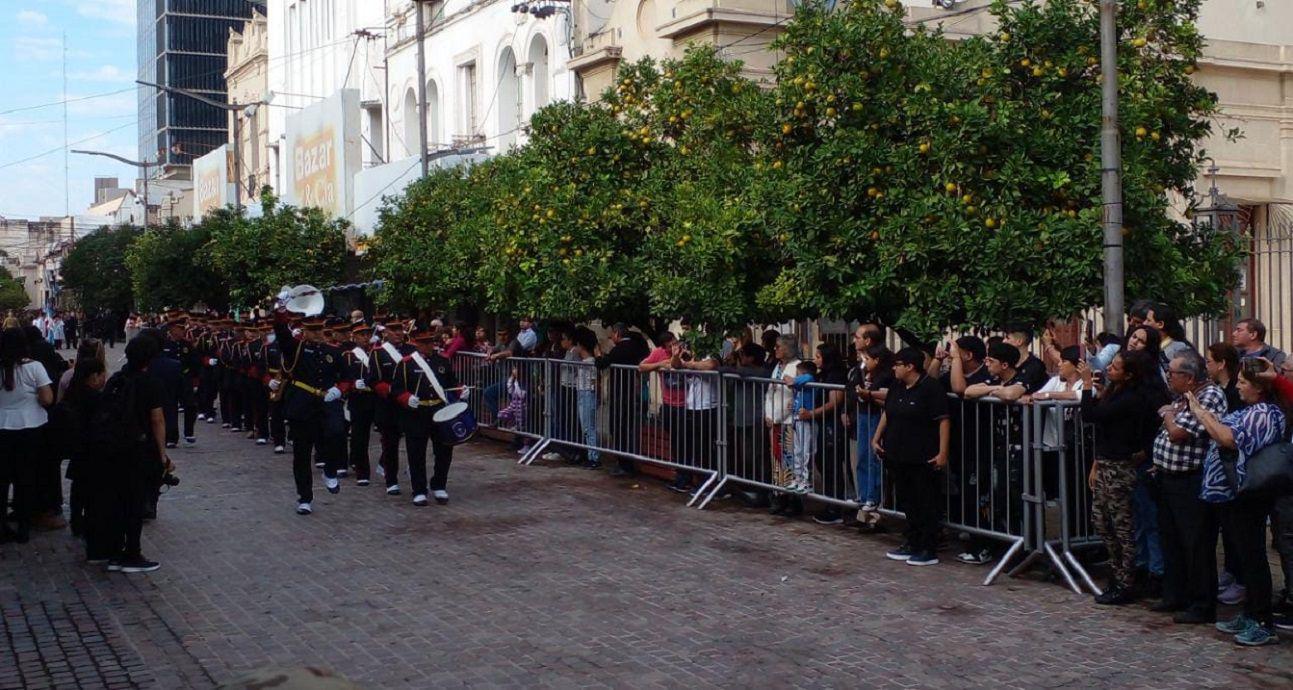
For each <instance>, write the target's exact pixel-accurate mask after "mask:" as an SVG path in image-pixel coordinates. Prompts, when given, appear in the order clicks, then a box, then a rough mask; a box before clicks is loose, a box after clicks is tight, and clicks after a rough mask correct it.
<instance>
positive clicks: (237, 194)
mask: <svg viewBox="0 0 1293 690" xmlns="http://www.w3.org/2000/svg"><path fill="white" fill-rule="evenodd" d="M135 83H136V84H140V85H142V86H151V87H153V88H154V89H158V90H161V91H165V92H167V93H175V94H179V95H181V96H188V97H189V98H192V99H193V100H195V101H201V102H202V103H206V104H207V105H212V106H215V107H217V108H220V109H221V110H225V111H228V112H231V113H233V114H234V115H233V170H234V177H236V178H237V184H235V185H234V192H233V193H234V197H233V198H234V208H242V184H243V179H242V136H241V135H242V113H243V111H244V110H246V109H248V108H254V107H255V106H258V105H262V102H261V101H255V102H253V103H221V102H220V101H217V100H215V99H213V98H207V97H206V96H203V95H202V94H200V93H197V92H196V91H189V90H188V89H181V88H179V87H175V86H166V85H164V84H154V83H153V82H150V81H143V80H141V79H136V80H135Z"/></svg>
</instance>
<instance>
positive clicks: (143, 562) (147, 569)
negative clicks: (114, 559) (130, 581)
mask: <svg viewBox="0 0 1293 690" xmlns="http://www.w3.org/2000/svg"><path fill="white" fill-rule="evenodd" d="M160 567H162V564H161V563H158V562H156V561H150V560H148V559H147V558H144V557H143V556H136V557H134V558H127V559H125V560H123V561H121V572H123V573H151V572H153V571H154V570H157V569H158V568H160Z"/></svg>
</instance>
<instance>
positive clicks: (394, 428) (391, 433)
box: [377, 423, 403, 486]
mask: <svg viewBox="0 0 1293 690" xmlns="http://www.w3.org/2000/svg"><path fill="white" fill-rule="evenodd" d="M377 433H378V434H380V435H381V442H382V457H381V458H379V459H378V462H380V463H381V465H382V473H384V474H385V475H386V486H399V484H400V437H401V436H402V435H403V434H402V433H401V432H400V426H399V424H395V423H392V424H386V425H382V426H381V427H379V428H378V429H377Z"/></svg>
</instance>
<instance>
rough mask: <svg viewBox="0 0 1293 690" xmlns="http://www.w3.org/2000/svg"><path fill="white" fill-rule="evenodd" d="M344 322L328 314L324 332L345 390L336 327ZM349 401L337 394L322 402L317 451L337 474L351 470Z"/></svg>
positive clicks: (343, 365) (338, 383)
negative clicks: (348, 423) (330, 399)
mask: <svg viewBox="0 0 1293 690" xmlns="http://www.w3.org/2000/svg"><path fill="white" fill-rule="evenodd" d="M344 325H345V322H344V321H342V320H341V319H339V318H337V317H328V318H327V320H326V321H325V324H324V328H323V335H324V338H325V340H326V341H327V346H328V347H329V348H330V349H331V350H332V354H333V356H335V357H336V359H337V366H338V370H339V372H340V374H339V376H338V379H337V388H338V389H339V390H341V391H342V393H343V395H344V393H345V389H344V386H343V385H342V384H343V383H344V369H345V360H344V357H343V356H342V348H341V343H340V342H339V341H338V340H337V331H336V329H337V328H338V327H340V326H344ZM346 432H347V429H346V401H345V400H344V398H338V399H336V400H333V401H331V402H328V403H325V404H324V406H323V439H322V442H321V443H320V444H319V449H318V455H319V460H322V462H323V466H324V467H325V468H326V467H328V466H329V465H331V466H332V467H333V468H334V470H335V472H336V476H338V477H345V476H347V475H348V474H349V473H350V460H349V448H348V447H347V445H346Z"/></svg>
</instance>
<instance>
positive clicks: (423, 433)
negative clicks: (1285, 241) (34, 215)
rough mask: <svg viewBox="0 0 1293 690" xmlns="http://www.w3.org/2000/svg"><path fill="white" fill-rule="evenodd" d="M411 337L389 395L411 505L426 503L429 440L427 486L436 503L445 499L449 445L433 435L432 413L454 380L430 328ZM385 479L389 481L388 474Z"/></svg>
mask: <svg viewBox="0 0 1293 690" xmlns="http://www.w3.org/2000/svg"><path fill="white" fill-rule="evenodd" d="M412 340H413V343H414V345H415V346H416V348H417V350H416V351H415V352H413V353H410V354H408V355H406V356H405V357H404V358H403V359H401V360H400V362H399V364H398V367H397V370H396V373H395V376H394V379H393V381H392V382H391V392H390V395H391V397H392V398H394V400H395V402H396V404H397V405H398V406H399V407H398V410H399V424H400V431H402V432H403V434H404V438H405V447H406V449H407V451H408V462H409V478H410V480H411V483H412V490H413V505H416V506H425V505H426V504H427V496H426V494H427V488H428V485H427V469H426V455H427V442H428V441H430V442H431V449H432V454H433V455H434V456H435V468H434V473H433V474H432V476H431V482H430V489H431V492H432V495H434V497H435V501H436V503H439V504H442V505H443V504H445V503H448V502H449V492H448V491H446V490H445V485H446V482H447V481H448V479H449V465H450V464H451V463H452V462H453V446H450V445H446V444H443V443H441V442H440V440H439V439H438V438H436V437H435V435H434V433H433V431H434V429H433V427H434V421H433V420H432V417H433V416H434V414H435V411H436V410H437V409H439V408H440V407H441V406H443V405H445V404H447V403H448V402H449V401H448V400H444V399H443V398H442V397H441V394H442V393H443V392H444V391H445V390H447V389H452V388H456V387H457V385H458V382H457V380H456V379H455V378H454V375H453V369H452V367H451V366H450V364H449V360H447V359H445V358H444V357H441V356H440V355H439V354H437V353H436V350H435V345H436V340H437V338H436V334H435V332H434V331H432V330H426V329H424V330H419V331H416V332H415V333H414V334H413V338H412ZM433 379H434V380H433ZM387 481H390V478H389V477H388V479H387Z"/></svg>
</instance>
